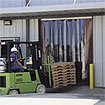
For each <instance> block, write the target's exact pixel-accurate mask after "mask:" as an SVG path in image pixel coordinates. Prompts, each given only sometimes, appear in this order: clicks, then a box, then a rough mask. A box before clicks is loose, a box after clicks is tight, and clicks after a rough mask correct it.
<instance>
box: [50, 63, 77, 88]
mask: <svg viewBox="0 0 105 105" xmlns="http://www.w3.org/2000/svg"><path fill="white" fill-rule="evenodd" d="M51 72H52V80H53V87H54V88H56V87H60V86H67V85H73V84H76V69H75V63H74V62H60V63H54V64H52V65H51Z"/></svg>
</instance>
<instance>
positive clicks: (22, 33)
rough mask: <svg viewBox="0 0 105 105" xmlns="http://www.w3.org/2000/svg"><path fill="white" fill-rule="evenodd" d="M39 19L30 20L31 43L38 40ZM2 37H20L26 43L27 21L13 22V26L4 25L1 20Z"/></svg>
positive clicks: (0, 33) (0, 30)
mask: <svg viewBox="0 0 105 105" xmlns="http://www.w3.org/2000/svg"><path fill="white" fill-rule="evenodd" d="M38 30H39V29H38V19H30V41H37V40H38ZM0 37H20V40H22V41H26V20H25V19H23V20H21V19H20V20H12V25H4V21H3V20H0Z"/></svg>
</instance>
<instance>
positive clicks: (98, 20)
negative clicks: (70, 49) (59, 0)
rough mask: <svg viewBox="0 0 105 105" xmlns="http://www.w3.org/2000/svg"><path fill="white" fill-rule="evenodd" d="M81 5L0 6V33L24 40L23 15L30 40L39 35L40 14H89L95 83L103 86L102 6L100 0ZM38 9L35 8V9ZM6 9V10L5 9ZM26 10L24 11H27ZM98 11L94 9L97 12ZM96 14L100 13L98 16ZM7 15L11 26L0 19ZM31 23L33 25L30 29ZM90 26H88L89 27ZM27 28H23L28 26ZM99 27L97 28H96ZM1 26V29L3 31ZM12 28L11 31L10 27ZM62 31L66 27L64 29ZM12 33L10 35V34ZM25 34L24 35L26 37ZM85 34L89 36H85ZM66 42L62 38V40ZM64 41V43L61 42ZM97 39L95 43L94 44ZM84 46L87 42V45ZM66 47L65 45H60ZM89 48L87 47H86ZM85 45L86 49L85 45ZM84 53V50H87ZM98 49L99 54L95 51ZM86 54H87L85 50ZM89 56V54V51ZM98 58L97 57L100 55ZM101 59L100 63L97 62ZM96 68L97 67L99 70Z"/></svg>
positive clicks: (5, 18)
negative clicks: (90, 17)
mask: <svg viewBox="0 0 105 105" xmlns="http://www.w3.org/2000/svg"><path fill="white" fill-rule="evenodd" d="M79 6H80V7H81V8H79V7H78V5H77V4H76V5H74V6H73V5H71V4H70V5H63V6H62V5H61V6H55V8H56V9H54V7H53V6H51V8H50V9H49V8H48V7H45V6H43V7H42V8H40V7H38V8H36V7H29V8H26V7H23V8H9V9H1V11H0V12H1V13H0V17H1V20H0V23H1V25H0V27H1V28H0V29H2V30H1V31H0V36H3V35H5V37H7V36H10V35H11V36H20V39H21V40H26V39H28V37H27V36H26V29H27V28H26V19H30V28H29V27H28V29H29V30H31V31H28V32H29V34H30V36H29V37H30V38H29V39H30V40H38V39H39V38H40V36H41V34H40V33H39V31H40V28H39V26H40V25H41V24H40V19H42V18H52V17H53V18H61V17H63V18H66V17H68V18H70V17H76V16H77V17H78V16H79V17H80V16H92V18H93V64H94V68H95V72H94V73H95V86H97V87H105V86H104V84H105V83H104V82H105V81H104V80H105V79H104V77H105V76H104V74H105V73H104V72H105V70H104V59H103V57H104V48H103V45H104V28H103V27H104V24H103V22H104V20H105V17H104V10H105V7H104V5H103V3H95V4H94V3H91V5H90V6H89V5H87V4H80V5H79ZM37 9H39V11H38V10H37ZM7 10H8V12H7ZM27 11H28V12H27ZM97 11H98V12H97ZM99 15H100V16H99ZM7 19H10V20H12V22H13V24H12V26H4V24H3V20H7ZM31 27H34V28H33V29H32V28H31ZM89 28H90V27H89ZM28 29H27V30H28ZM97 29H99V31H97ZM3 30H4V31H3ZM11 30H12V31H11ZM65 33H66V31H65ZM12 34H14V35H12ZM26 37H27V38H26ZM88 38H89V37H88ZM65 42H66V41H65ZM65 42H64V43H65ZM98 42H99V44H98ZM87 46H88V45H87ZM64 48H67V47H64ZM88 48H89V47H88ZM88 48H87V49H88ZM87 53H88V52H87ZM99 53H101V54H100V56H99V55H98V54H99ZM64 55H65V56H64V60H66V55H67V54H66V53H64ZM87 55H88V54H87ZM91 56H92V55H91ZM100 58H101V59H100ZM100 62H101V64H100ZM99 69H100V71H101V72H100V71H99Z"/></svg>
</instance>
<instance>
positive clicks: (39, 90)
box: [36, 84, 46, 94]
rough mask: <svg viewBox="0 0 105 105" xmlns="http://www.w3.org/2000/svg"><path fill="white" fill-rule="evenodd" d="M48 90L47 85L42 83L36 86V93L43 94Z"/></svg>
mask: <svg viewBox="0 0 105 105" xmlns="http://www.w3.org/2000/svg"><path fill="white" fill-rule="evenodd" d="M45 92H46V87H45V86H44V85H43V84H40V85H38V86H37V88H36V93H40V94H43V93H45Z"/></svg>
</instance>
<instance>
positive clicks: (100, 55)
mask: <svg viewBox="0 0 105 105" xmlns="http://www.w3.org/2000/svg"><path fill="white" fill-rule="evenodd" d="M104 23H105V17H104V16H94V17H93V40H94V41H93V42H94V43H93V46H94V70H95V86H96V87H105V60H104V58H105V48H104V45H105V35H104V33H105V31H104V30H105V29H104V28H105V25H104Z"/></svg>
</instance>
